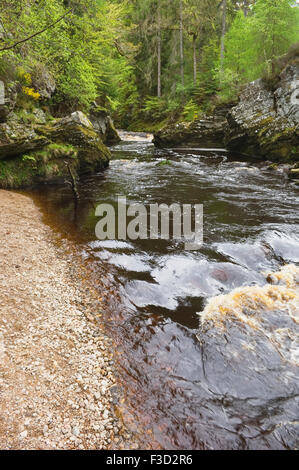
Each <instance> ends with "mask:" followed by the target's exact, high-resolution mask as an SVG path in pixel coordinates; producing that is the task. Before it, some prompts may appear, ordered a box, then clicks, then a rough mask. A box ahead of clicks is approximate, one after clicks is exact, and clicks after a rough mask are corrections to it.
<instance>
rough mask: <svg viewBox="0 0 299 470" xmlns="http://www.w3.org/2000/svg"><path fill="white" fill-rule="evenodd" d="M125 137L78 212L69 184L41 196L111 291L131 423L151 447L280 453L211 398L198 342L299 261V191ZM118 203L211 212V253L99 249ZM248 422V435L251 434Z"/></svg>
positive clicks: (150, 247)
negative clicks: (215, 316) (212, 314)
mask: <svg viewBox="0 0 299 470" xmlns="http://www.w3.org/2000/svg"><path fill="white" fill-rule="evenodd" d="M122 136H123V138H124V139H126V140H125V141H122V142H121V143H119V144H118V145H116V146H114V147H113V148H112V153H113V159H112V161H111V162H110V167H109V168H108V169H107V170H106V171H104V172H101V173H99V174H96V175H94V176H88V177H84V178H82V179H81V182H80V184H79V192H80V200H79V203H78V205H77V207H75V204H74V200H73V197H72V193H71V190H70V189H69V187H68V185H58V186H57V185H56V186H51V185H49V186H43V188H40V189H38V190H36V191H34V193H33V195H34V197H35V199H36V200H38V202H39V204H40V205H41V207H42V210H43V212H44V214H47V216H48V218H50V219H51V224H52V225H55V227H56V229H57V230H58V231H59V232H60V233H61V235H62V236H63V237H70V238H72V240H74V241H75V244H76V247H77V250H78V253H80V256H81V257H82V260H84V263H87V264H88V265H89V266H90V267H91V269H92V271H93V273H94V277H97V276H98V277H99V280H100V277H101V276H103V278H104V277H105V285H106V286H107V285H108V284H109V289H110V290H109V292H110V293H109V295H110V297H111V299H112V298H113V302H112V303H111V315H110V316H109V318H108V319H107V322H108V323H109V327H110V330H111V331H112V334H114V336H115V339H116V341H117V343H118V345H119V359H118V362H119V369H120V372H119V373H120V377H121V380H122V381H123V383H124V384H125V388H126V394H127V400H128V401H129V402H130V407H129V408H130V409H128V410H127V413H128V416H129V414H130V419H131V421H132V422H134V423H141V424H140V426H141V427H142V428H143V429H145V430H146V435H147V439H148V444H146V445H148V446H149V447H150V446H152V447H161V448H166V449H221V448H222V449H230V448H234V449H247V448H251V443H250V442H251V440H252V435H253V431H252V430H253V429H254V433H255V439H254V443H255V444H254V445H255V447H258V448H269V447H271V446H274V447H275V445H273V443H271V442H272V441H271V442H270V441H267V438H265V434H266V432H264V430H263V428H262V425H261V424H260V423H261V420H260V421H259V422H258V423H257V419H256V417H252V419H251V421H250V420H248V416H247V415H246V407H243V408H242V410H241V411H240V408H239V409H238V412H236V411H235V412H234V413H235V414H234V420H235V421H234V422H236V423H238V427H237V424H236V427H235V428H234V425H233V420H232V417H231V416H227V421H226V418H225V417H223V416H225V413H224V414H223V408H224V406H225V405H224V404H223V402H222V403H221V404H219V405H217V404H216V402H215V401H214V402H213V400H207V399H206V393H207V388H208V385H207V384H203V380H202V351H201V345H200V343H199V341H198V337H197V332H198V328H199V324H200V312H202V311H203V309H204V308H205V305H206V303H207V300H208V299H210V298H211V297H213V296H216V295H219V294H223V293H227V292H230V291H231V290H233V289H235V288H237V287H240V286H253V285H262V284H264V283H265V278H264V276H263V274H262V272H263V271H269V270H270V271H273V270H278V269H279V268H280V267H281V266H282V265H283V264H285V263H298V262H299V239H298V231H297V233H296V229H297V230H298V187H296V186H295V184H294V183H291V182H290V181H289V180H288V179H287V177H286V175H285V173H284V172H283V169H279V170H277V169H269V165H268V164H265V162H264V163H261V162H255V163H248V162H246V161H244V160H242V159H240V158H236V157H234V158H233V157H230V156H229V155H227V154H225V153H223V154H222V153H221V152H220V153H219V152H214V153H213V152H210V153H209V154H203V153H202V152H200V150H191V149H190V150H184V151H179V150H175V151H174V150H158V149H155V148H154V146H153V144H152V143H151V142H150V138H148V137H146V138H145V137H144V136H140V135H129V134H126V133H123V134H122ZM118 196H126V198H127V202H128V204H131V203H133V202H134V203H142V204H146V205H147V204H151V203H159V204H161V203H165V204H168V205H169V204H172V203H180V204H189V203H192V204H203V207H204V244H203V246H202V247H201V248H200V249H198V250H196V251H186V250H185V249H184V243H183V242H182V241H178V240H161V239H158V240H137V241H131V240H126V241H124V240H122V241H117V240H109V241H108V240H107V241H100V240H97V239H96V237H95V225H96V222H97V221H98V218H96V217H95V215H94V211H95V207H96V205H97V204H99V203H103V202H104V203H111V204H113V205H114V206H115V205H116V202H117V197H118ZM49 214H50V216H49ZM103 272H104V274H103ZM111 299H110V300H111ZM215 373H216V372H215ZM204 389H205V392H204V394H203V390H204ZM219 409H221V413H222V418H221V419H219ZM265 413H266V414H267V413H268V411H267V410H265ZM217 416H218V417H217ZM245 421H246V430H247V431H246V432H245V431H244V430H243V431H240V429H241V428H240V423H241V425H242V423H244V422H245ZM251 427H252V429H251V430H250V428H251ZM137 428H138V425H137ZM251 431H252V432H251ZM288 446H290V447H291V443H290V444H288V442H285V445H284V444H283V443H282V439H281V440H280V442H278V443H277V448H288Z"/></svg>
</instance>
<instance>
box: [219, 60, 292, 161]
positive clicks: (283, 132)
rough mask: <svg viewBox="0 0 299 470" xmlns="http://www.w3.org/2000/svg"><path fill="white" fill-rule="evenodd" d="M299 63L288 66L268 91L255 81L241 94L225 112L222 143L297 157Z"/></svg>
mask: <svg viewBox="0 0 299 470" xmlns="http://www.w3.org/2000/svg"><path fill="white" fill-rule="evenodd" d="M297 94H299V64H293V65H288V66H287V67H286V68H285V69H284V70H283V71H282V72H281V74H280V76H279V82H278V85H277V86H276V88H275V89H274V90H269V88H268V87H267V85H266V83H265V82H264V81H263V80H262V79H259V80H256V81H255V82H252V83H250V84H249V85H248V86H247V87H246V88H245V89H244V90H243V92H242V93H241V95H240V100H239V104H238V105H237V106H235V107H233V108H232V109H231V110H230V111H229V113H228V115H227V121H228V126H227V129H226V136H225V143H226V145H227V148H228V149H229V150H232V151H235V152H238V153H243V154H247V155H249V156H250V157H263V158H266V159H270V160H282V161H288V160H297V159H298V158H299V100H298V98H297Z"/></svg>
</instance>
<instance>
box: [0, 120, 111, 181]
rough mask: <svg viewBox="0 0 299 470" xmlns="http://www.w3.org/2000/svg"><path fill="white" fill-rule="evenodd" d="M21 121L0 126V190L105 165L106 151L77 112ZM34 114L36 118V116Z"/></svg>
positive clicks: (56, 178)
mask: <svg viewBox="0 0 299 470" xmlns="http://www.w3.org/2000/svg"><path fill="white" fill-rule="evenodd" d="M32 114H33V116H35V121H34V122H33V121H32V122H30V124H28V123H26V122H23V123H22V122H21V121H20V119H19V118H18V117H17V116H16V115H14V114H11V115H10V119H9V120H8V121H7V122H5V123H2V124H0V187H3V188H7V187H10V188H17V187H18V188H19V187H26V186H32V185H34V184H38V183H41V182H51V181H59V180H61V179H64V178H66V177H68V175H69V170H68V167H69V165H71V167H72V170H73V173H74V175H75V176H77V175H82V174H88V173H93V172H96V171H99V170H101V169H103V168H106V167H107V166H108V165H109V159H110V152H109V150H108V148H107V147H106V146H105V145H104V144H103V142H102V140H101V138H100V137H99V135H98V133H97V132H96V131H95V129H94V128H93V126H92V124H91V122H90V121H89V119H88V118H87V116H85V115H84V114H83V113H81V112H80V111H77V112H74V113H72V114H71V115H70V116H67V117H65V118H62V119H57V120H54V121H49V122H46V123H44V119H43V116H40V113H35V114H34V113H32ZM36 114H37V115H36Z"/></svg>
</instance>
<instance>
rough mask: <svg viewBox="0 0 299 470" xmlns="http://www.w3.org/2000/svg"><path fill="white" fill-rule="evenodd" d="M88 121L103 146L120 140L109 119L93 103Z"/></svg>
mask: <svg viewBox="0 0 299 470" xmlns="http://www.w3.org/2000/svg"><path fill="white" fill-rule="evenodd" d="M89 119H90V121H91V123H92V125H93V127H94V129H95V131H96V132H98V134H99V135H100V137H101V139H102V141H103V142H104V143H105V144H109V145H112V144H116V143H118V142H119V141H120V140H121V139H120V137H119V135H118V133H117V131H116V129H115V127H114V124H113V121H112V119H111V117H110V116H109V115H108V114H107V112H106V111H104V110H103V109H101V108H99V107H97V105H96V104H95V103H94V104H93V106H92V108H91V110H90V114H89Z"/></svg>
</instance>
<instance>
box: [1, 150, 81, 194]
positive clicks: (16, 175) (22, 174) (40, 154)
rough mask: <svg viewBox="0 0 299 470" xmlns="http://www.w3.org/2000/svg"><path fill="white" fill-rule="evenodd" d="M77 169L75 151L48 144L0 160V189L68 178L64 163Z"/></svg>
mask: <svg viewBox="0 0 299 470" xmlns="http://www.w3.org/2000/svg"><path fill="white" fill-rule="evenodd" d="M66 160H68V161H71V162H72V164H73V167H74V169H78V167H79V160H78V157H77V151H76V150H75V149H74V147H72V146H71V145H65V144H50V145H48V146H47V147H44V148H43V149H42V150H36V151H34V152H30V153H28V154H25V155H21V156H18V157H15V158H11V159H9V160H0V187H2V188H23V187H29V186H33V185H35V184H38V183H40V182H44V181H50V180H53V179H57V180H58V179H61V178H65V177H67V176H68V171H67V168H66V165H65V161H66Z"/></svg>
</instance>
